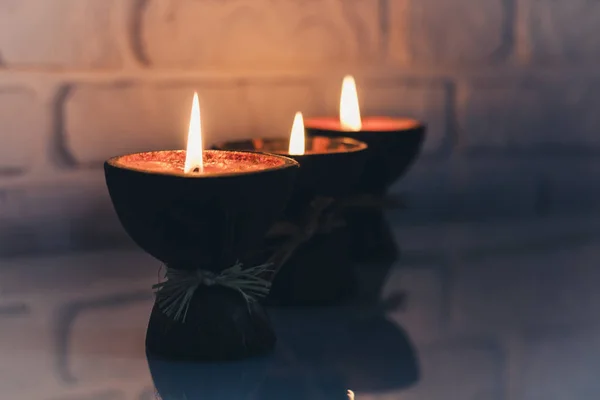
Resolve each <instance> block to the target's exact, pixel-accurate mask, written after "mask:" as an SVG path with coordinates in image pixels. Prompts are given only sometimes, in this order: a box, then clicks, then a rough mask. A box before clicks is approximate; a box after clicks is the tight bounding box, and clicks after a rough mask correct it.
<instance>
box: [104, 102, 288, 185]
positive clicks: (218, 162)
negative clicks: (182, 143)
mask: <svg viewBox="0 0 600 400" xmlns="http://www.w3.org/2000/svg"><path fill="white" fill-rule="evenodd" d="M108 163H109V164H112V165H114V166H117V167H120V168H126V169H131V170H136V171H141V172H148V173H155V174H167V175H177V176H184V177H189V178H193V177H205V176H215V175H221V176H222V175H228V174H240V173H246V172H254V171H261V170H265V169H271V168H278V167H282V166H285V165H286V160H285V159H283V158H281V157H274V156H272V155H267V154H255V153H242V152H223V151H210V150H209V151H205V150H203V147H202V124H201V118H200V104H199V101H198V93H194V99H193V103H192V112H191V116H190V125H189V129H188V136H187V149H186V150H185V151H184V150H161V151H151V152H144V153H135V154H127V155H124V156H120V157H115V158H112V159H110V160H109V161H108Z"/></svg>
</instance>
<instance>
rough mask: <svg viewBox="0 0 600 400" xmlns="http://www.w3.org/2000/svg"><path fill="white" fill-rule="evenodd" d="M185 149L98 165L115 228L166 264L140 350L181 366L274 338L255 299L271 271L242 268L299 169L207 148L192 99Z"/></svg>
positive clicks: (244, 353)
mask: <svg viewBox="0 0 600 400" xmlns="http://www.w3.org/2000/svg"><path fill="white" fill-rule="evenodd" d="M186 147H187V149H186V150H161V151H151V152H143V153H135V154H128V155H123V156H118V157H113V158H111V159H109V160H107V161H106V162H105V163H104V171H105V177H106V184H107V187H108V191H109V194H110V198H111V201H112V203H113V206H114V208H115V211H116V213H117V216H118V217H119V220H120V222H121V225H123V228H124V229H125V231H126V232H127V233H128V234H129V236H130V237H131V238H132V240H133V241H134V242H135V243H136V244H137V245H138V246H140V247H141V248H142V249H143V250H144V251H146V252H147V253H149V254H150V255H152V256H153V257H154V258H156V259H157V260H159V261H160V262H161V263H163V265H164V266H165V269H164V271H166V275H165V280H164V281H162V282H160V283H159V284H157V285H155V286H153V289H155V291H156V296H155V304H154V308H153V309H152V313H151V316H150V321H149V323H148V330H147V334H146V349H147V352H148V354H151V355H154V356H158V357H160V358H164V359H171V360H178V361H179V360H196V361H207V360H212V361H223V360H231V359H240V358H245V357H251V356H256V355H259V354H263V353H266V352H269V351H270V350H272V348H273V346H274V345H275V341H276V338H275V333H274V331H273V329H272V327H271V325H270V323H269V319H268V317H267V315H266V311H265V310H264V309H263V307H262V306H261V304H260V301H259V299H260V296H264V295H266V293H268V287H269V286H270V283H269V282H268V281H266V280H265V279H263V278H262V276H263V274H265V273H267V272H268V271H269V266H267V265H258V264H252V263H249V264H250V265H246V264H244V265H243V266H242V265H241V264H240V263H242V262H246V261H248V260H249V258H250V256H251V255H252V254H253V252H254V251H255V250H256V249H257V248H259V247H260V246H261V245H262V239H263V238H264V236H265V234H266V232H267V231H268V229H269V228H270V227H271V226H272V225H273V223H274V222H275V221H276V220H277V219H278V218H279V217H280V215H281V213H282V211H283V210H284V208H285V206H286V204H287V201H288V199H289V196H290V193H291V191H292V188H293V182H294V179H295V177H296V171H297V169H298V166H299V165H298V163H297V162H296V161H294V160H292V159H290V158H287V157H283V156H280V155H275V154H260V153H251V152H240V151H216V150H210V151H204V150H203V148H202V128H201V119H200V105H199V101H198V97H197V94H195V95H194V100H193V103H192V112H191V118H190V125H189V129H188V139H187V146H186ZM215 327H217V328H215Z"/></svg>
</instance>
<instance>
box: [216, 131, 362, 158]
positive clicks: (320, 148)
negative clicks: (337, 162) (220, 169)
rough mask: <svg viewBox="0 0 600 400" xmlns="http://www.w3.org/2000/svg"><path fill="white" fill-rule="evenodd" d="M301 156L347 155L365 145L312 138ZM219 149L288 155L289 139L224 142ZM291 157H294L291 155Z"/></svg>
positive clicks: (334, 139)
mask: <svg viewBox="0 0 600 400" xmlns="http://www.w3.org/2000/svg"><path fill="white" fill-rule="evenodd" d="M305 143H306V148H305V151H304V154H303V155H318V154H332V153H347V152H351V151H357V150H362V149H364V148H365V145H364V144H363V143H361V142H357V141H355V140H352V139H349V138H329V137H325V136H314V137H310V138H306V142H305ZM218 147H219V148H221V149H231V150H252V151H264V152H267V153H275V154H281V155H285V156H287V155H289V151H288V150H289V139H274V138H268V139H251V140H240V141H232V142H225V143H221V144H220V145H218ZM291 157H294V155H292V156H291Z"/></svg>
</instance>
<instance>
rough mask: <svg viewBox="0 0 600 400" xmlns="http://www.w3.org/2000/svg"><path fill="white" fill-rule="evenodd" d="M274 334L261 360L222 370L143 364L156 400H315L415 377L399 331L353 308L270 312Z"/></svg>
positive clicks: (394, 385) (412, 356)
mask: <svg viewBox="0 0 600 400" xmlns="http://www.w3.org/2000/svg"><path fill="white" fill-rule="evenodd" d="M270 313H271V316H272V320H273V324H274V326H275V329H276V331H277V334H278V339H279V340H278V343H277V348H276V350H275V352H274V353H273V354H271V355H270V356H268V357H264V358H259V359H252V360H245V361H242V362H234V363H222V364H214V363H212V364H202V363H171V362H166V361H160V360H155V359H150V358H149V359H148V363H149V367H150V371H151V374H152V378H153V380H154V384H155V386H156V389H157V392H158V393H159V395H160V396H161V398H162V399H163V400H184V399H185V400H192V399H206V400H210V399H221V400H229V399H231V400H242V399H248V400H271V399H273V400H276V399H286V400H301V399H302V400H305V399H306V400H309V399H310V400H318V399H323V400H325V399H327V400H335V399H340V400H342V399H346V398H347V396H346V392H347V390H348V389H350V390H353V391H354V392H355V393H356V395H357V399H360V393H377V392H385V391H390V390H398V389H402V388H405V387H408V386H411V385H413V384H414V383H416V382H417V381H418V379H419V367H418V363H417V359H416V353H415V350H414V348H413V346H412V344H411V343H410V341H409V339H408V337H407V335H406V333H405V332H404V331H403V330H402V329H401V328H399V327H397V326H396V325H395V324H393V323H392V322H390V321H388V320H387V319H385V317H384V315H383V313H381V312H375V311H373V310H372V309H367V308H360V307H350V306H348V307H335V308H324V309H314V308H312V309H305V310H300V309H285V310H283V309H282V310H278V309H273V310H270Z"/></svg>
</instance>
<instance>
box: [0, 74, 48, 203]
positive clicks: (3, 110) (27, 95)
mask: <svg viewBox="0 0 600 400" xmlns="http://www.w3.org/2000/svg"><path fill="white" fill-rule="evenodd" d="M25 113H26V114H27V115H28V116H29V118H23V115H24V114H25ZM45 120H46V118H45V115H44V107H43V105H42V103H41V102H40V99H39V98H38V97H37V96H36V94H35V92H34V91H33V90H31V89H29V88H24V87H18V86H5V87H3V86H1V85H0V127H1V128H2V134H1V135H0V176H1V175H2V174H15V173H20V172H23V171H24V170H27V169H28V167H29V165H30V164H31V163H32V162H33V161H34V157H35V156H36V155H37V154H36V149H37V148H38V147H37V146H36V145H35V142H36V141H43V140H45V138H44V133H45V129H46V128H45V126H44V121H45ZM0 204H1V202H0ZM0 214H2V212H1V211H0Z"/></svg>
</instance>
